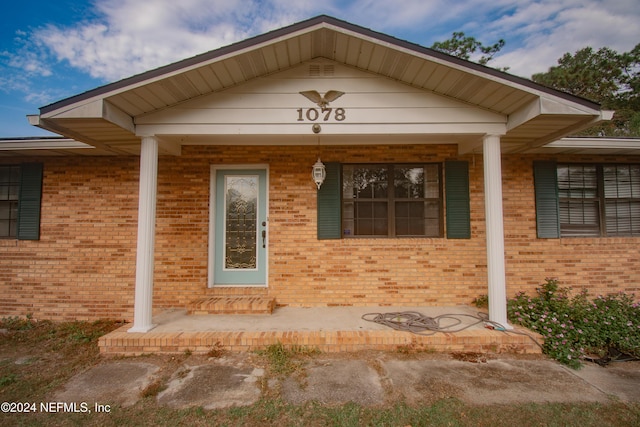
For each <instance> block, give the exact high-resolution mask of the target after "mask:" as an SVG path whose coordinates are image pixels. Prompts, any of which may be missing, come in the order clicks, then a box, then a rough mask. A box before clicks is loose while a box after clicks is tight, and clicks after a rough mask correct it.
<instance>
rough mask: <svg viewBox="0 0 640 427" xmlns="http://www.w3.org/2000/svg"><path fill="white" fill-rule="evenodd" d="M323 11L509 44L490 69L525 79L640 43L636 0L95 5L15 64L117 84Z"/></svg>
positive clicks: (156, 0) (162, 0) (382, 26)
mask: <svg viewBox="0 0 640 427" xmlns="http://www.w3.org/2000/svg"><path fill="white" fill-rule="evenodd" d="M321 13H326V14H330V15H333V16H336V17H339V18H341V19H345V20H347V21H350V22H353V23H355V24H358V25H362V26H364V27H368V28H372V29H374V30H377V31H382V32H386V33H389V34H391V35H394V36H396V37H399V38H409V39H410V40H411V41H413V42H416V43H420V44H423V45H427V46H430V45H431V44H432V43H433V42H434V41H442V40H445V39H447V38H449V37H450V36H451V33H452V32H453V31H465V33H466V34H467V35H469V36H473V37H476V38H477V39H478V40H480V41H482V42H483V43H485V44H492V43H495V42H496V41H497V40H498V39H501V38H502V39H504V40H506V42H507V44H506V46H505V48H503V51H502V53H501V54H500V55H498V56H497V57H496V58H495V59H494V61H492V62H491V63H490V65H492V66H495V67H505V66H508V67H510V70H511V72H512V73H514V74H518V75H522V76H524V77H530V76H531V74H533V73H535V72H540V71H546V69H548V67H550V66H552V65H554V64H555V63H556V61H557V59H558V58H559V57H560V56H561V55H562V54H564V53H565V52H574V51H576V50H577V49H580V48H582V47H585V46H588V45H590V46H593V47H594V48H599V47H602V46H605V45H606V46H609V47H612V48H614V49H616V50H619V51H627V50H629V49H631V48H632V47H633V46H634V45H635V43H637V42H639V41H640V30H639V28H638V24H637V22H638V21H640V12H639V11H638V8H637V0H609V1H604V0H494V1H492V2H491V3H487V2H486V0H460V1H455V2H451V1H450V0H426V1H425V0H397V1H388V0H349V1H342V0H330V1H327V0H325V1H324V2H318V1H317V0H297V1H295V2H293V1H290V0H180V1H176V0H146V1H139V0H101V1H97V0H96V2H95V14H94V17H93V18H92V19H91V20H84V21H81V22H77V23H75V24H73V25H71V26H67V27H63V26H56V25H50V26H47V27H44V28H40V29H38V30H36V31H35V32H34V33H33V34H32V35H31V37H30V41H31V43H33V45H32V49H31V50H30V51H26V50H24V49H23V52H24V54H21V55H19V56H16V57H14V58H13V59H12V62H11V65H12V66H13V67H17V68H21V69H23V70H25V71H27V72H28V73H32V74H38V75H41V76H46V75H49V74H48V73H51V68H50V67H51V66H52V65H53V64H52V62H51V58H50V57H47V55H48V54H49V55H53V57H54V58H55V60H57V61H62V62H68V63H69V64H70V65H71V66H72V67H74V68H76V69H78V70H81V71H83V72H85V73H87V74H89V75H91V76H92V77H94V78H98V79H101V80H103V81H113V80H117V79H120V78H123V77H127V76H130V75H133V74H136V73H140V72H143V71H147V70H150V69H153V68H156V67H159V66H162V65H166V64H169V63H171V62H175V61H178V60H180V59H184V58H187V57H190V56H193V55H196V54H199V53H203V52H207V51H210V50H212V49H216V48H218V47H221V46H224V45H228V44H231V43H233V42H236V41H240V40H242V39H245V38H247V37H250V36H253V35H257V34H260V33H263V32H266V31H269V30H273V29H276V28H280V27H283V26H286V25H289V24H292V23H294V22H297V21H300V20H303V19H307V18H309V17H311V16H315V15H318V14H321ZM45 48H46V49H47V51H46V52H45V50H44V49H45Z"/></svg>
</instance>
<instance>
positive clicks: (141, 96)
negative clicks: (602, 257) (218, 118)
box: [30, 16, 603, 154]
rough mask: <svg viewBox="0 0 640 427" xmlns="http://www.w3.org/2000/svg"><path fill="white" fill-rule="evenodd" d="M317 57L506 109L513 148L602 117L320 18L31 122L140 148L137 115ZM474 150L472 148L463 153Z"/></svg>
mask: <svg viewBox="0 0 640 427" xmlns="http://www.w3.org/2000/svg"><path fill="white" fill-rule="evenodd" d="M318 58H325V59H328V60H331V61H335V62H337V63H339V64H344V65H346V66H350V67H354V68H356V69H359V70H364V71H367V72H370V73H374V74H377V75H381V76H385V77H387V78H389V79H392V80H395V81H398V82H401V83H404V84H406V85H409V86H412V87H416V88H419V89H422V90H425V91H428V92H433V93H435V94H438V95H442V96H446V97H449V98H452V99H456V100H459V101H463V102H465V103H468V104H470V105H473V106H477V107H479V108H482V109H485V110H489V111H492V112H496V113H499V114H502V115H504V116H505V117H508V118H509V123H508V126H507V127H508V132H507V134H506V135H504V136H503V137H502V140H503V142H504V143H505V144H506V145H507V146H508V150H507V151H527V150H530V149H536V148H538V147H540V146H543V145H544V144H547V143H549V142H552V141H554V140H556V139H559V138H561V137H563V136H566V135H567V134H569V133H571V132H575V131H577V130H579V129H582V128H584V127H587V126H588V125H589V124H590V123H591V122H593V121H597V120H600V119H602V118H603V112H602V111H601V110H600V107H599V105H597V104H595V103H593V102H590V101H587V100H585V99H582V98H578V97H574V96H572V95H568V94H565V93H562V92H558V91H554V90H551V89H547V88H544V87H542V86H540V85H537V84H535V83H533V82H531V81H529V80H527V79H523V78H519V77H516V76H512V75H509V74H506V73H502V72H500V71H497V70H495V69H492V68H488V67H484V66H481V65H478V64H475V63H471V62H468V61H464V60H461V59H458V58H455V57H451V56H449V55H446V54H443V53H440V52H437V51H433V50H431V49H428V48H425V47H422V46H419V45H416V44H412V43H409V42H406V41H402V40H398V39H395V38H393V37H390V36H387V35H384V34H381V33H377V32H374V31H372V30H369V29H365V28H362V27H358V26H355V25H353V24H349V23H347V22H344V21H340V20H337V19H334V18H331V17H327V16H319V17H317V18H313V19H310V20H308V21H304V22H301V23H298V24H294V25H292V26H289V27H286V28H282V29H279V30H276V31H272V32H269V33H266V34H264V35H261V36H257V37H254V38H251V39H248V40H245V41H242V42H239V43H236V44H233V45H230V46H227V47H223V48H220V49H217V50H214V51H211V52H208V53H205V54H202V55H199V56H195V57H192V58H189V59H186V60H184V61H180V62H177V63H174V64H171V65H168V66H165V67H161V68H158V69H155V70H152V71H149V72H146V73H143V74H139V75H136V76H133V77H130V78H127V79H124V80H121V81H118V82H115V83H112V84H109V85H106V86H102V87H99V88H96V89H94V90H91V91H88V92H85V93H82V94H79V95H76V96H74V97H71V98H68V99H64V100H61V101H59V102H56V103H54V104H51V105H48V106H45V107H42V108H41V109H40V115H36V116H31V117H30V121H31V122H32V124H34V125H36V126H40V127H42V128H45V129H47V130H51V131H53V132H56V133H59V134H61V135H64V136H66V137H68V138H73V139H75V140H77V141H81V142H84V143H87V144H90V145H92V146H94V147H96V148H98V149H100V150H104V151H106V152H111V153H113V154H125V153H131V154H136V153H138V152H139V144H140V135H137V134H136V126H135V118H136V117H138V116H141V115H144V114H148V113H151V112H154V111H158V110H162V109H165V108H168V107H170V106H173V105H176V104H179V103H181V102H184V101H186V100H190V99H194V98H197V97H200V96H204V95H209V94H212V93H216V92H220V91H224V90H225V89H228V88H231V87H234V86H238V85H242V84H244V83H247V82H249V81H251V80H253V79H256V78H258V77H263V76H267V75H271V74H273V73H277V72H280V71H284V70H287V69H290V68H292V67H295V66H297V65H300V64H301V63H304V62H307V61H312V60H317V59H318ZM549 105H552V107H549ZM452 143H456V141H455V140H452ZM174 149H175V147H173V148H171V147H168V148H166V147H165V149H164V152H165V153H171V152H172V150H174ZM477 149H478V146H477V145H475V144H467V149H466V151H473V150H477ZM162 150H163V146H162V145H161V152H163V151H162Z"/></svg>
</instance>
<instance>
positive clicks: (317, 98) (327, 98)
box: [300, 90, 344, 108]
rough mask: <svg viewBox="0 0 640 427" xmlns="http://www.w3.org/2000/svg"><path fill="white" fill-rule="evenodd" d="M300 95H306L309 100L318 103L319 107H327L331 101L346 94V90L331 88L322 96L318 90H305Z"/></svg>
mask: <svg viewBox="0 0 640 427" xmlns="http://www.w3.org/2000/svg"><path fill="white" fill-rule="evenodd" d="M300 95H302V96H304V97H305V98H307V99H308V100H309V101H311V102H313V103H316V104H318V107H320V108H326V107H327V105H329V103H330V102H333V101H335V100H336V99H338V98H340V97H341V96H342V95H344V92H340V91H339V90H330V91H327V93H325V94H324V96H322V95H320V93H319V92H318V91H317V90H305V91H303V92H300Z"/></svg>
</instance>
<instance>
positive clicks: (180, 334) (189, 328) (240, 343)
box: [98, 306, 542, 355]
mask: <svg viewBox="0 0 640 427" xmlns="http://www.w3.org/2000/svg"><path fill="white" fill-rule="evenodd" d="M405 311H414V312H419V313H421V314H422V315H424V316H428V317H437V316H440V315H443V314H452V315H455V314H462V315H467V316H460V317H459V320H460V322H461V323H460V324H459V325H457V326H454V327H453V328H452V329H460V328H462V327H464V326H467V325H470V324H472V323H475V322H476V321H477V320H475V319H473V318H471V317H468V316H476V315H477V309H475V308H474V307H469V306H456V307H379V306H374V307H371V306H370V307H311V308H299V307H280V308H277V309H276V310H275V311H274V312H273V313H272V314H223V315H220V314H217V315H187V312H186V310H180V309H172V310H168V311H165V312H163V313H161V314H159V315H157V316H155V317H154V318H153V322H154V324H155V325H157V326H156V327H155V328H154V329H152V330H151V331H149V332H146V333H137V332H136V333H129V332H127V331H128V329H129V328H131V325H130V324H127V325H125V326H123V327H121V328H119V329H117V330H115V331H113V332H111V333H109V334H107V335H105V336H103V337H101V338H100V340H99V342H98V345H99V348H100V352H101V353H102V354H113V355H139V354H143V353H182V352H185V351H190V352H192V353H194V354H206V353H207V352H209V351H210V350H212V349H214V348H222V349H225V350H230V351H252V350H256V349H260V348H264V347H266V346H269V345H271V344H276V343H278V342H280V343H282V344H283V345H285V346H293V345H298V346H306V347H311V348H317V349H319V350H320V351H322V352H353V351H360V350H399V349H400V350H402V349H405V350H407V351H411V350H424V351H436V352H483V353H488V352H491V353H540V352H541V350H540V347H539V346H538V345H536V343H534V342H533V340H532V339H531V338H530V337H529V336H525V335H521V334H518V332H526V333H527V334H528V335H530V336H532V337H535V338H536V339H537V340H538V342H539V343H542V340H541V339H540V336H539V335H537V334H534V333H532V332H530V331H527V330H524V329H520V328H516V329H514V332H516V333H513V332H502V331H496V330H490V329H487V328H485V325H484V323H482V322H481V323H479V324H476V325H473V326H470V327H469V328H467V329H464V330H462V331H459V332H437V333H434V334H432V335H417V334H413V333H410V332H405V331H397V330H394V329H392V328H390V327H388V326H385V325H381V324H377V323H374V322H369V321H366V320H364V319H362V316H363V315H364V314H367V313H392V312H394V313H395V312H405ZM454 322H455V320H449V319H443V320H442V321H441V324H440V326H443V327H444V326H448V325H451V324H452V323H454Z"/></svg>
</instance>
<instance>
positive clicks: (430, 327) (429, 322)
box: [362, 311, 542, 348]
mask: <svg viewBox="0 0 640 427" xmlns="http://www.w3.org/2000/svg"><path fill="white" fill-rule="evenodd" d="M463 317H468V318H471V319H474V320H475V322H473V323H470V324H468V325H466V326H462V327H458V326H459V325H461V324H462V319H461V318H463ZM362 319H363V320H366V321H367V322H374V323H378V324H380V325H384V326H388V327H390V328H393V329H395V330H397V331H406V332H411V333H413V334H416V335H425V336H430V335H435V334H436V333H438V332H450V333H455V332H460V331H464V330H465V329H469V328H471V327H472V326H475V325H477V324H480V323H484V324H485V327H487V328H489V329H493V330H496V331H500V332H504V333H510V334H515V335H524V336H527V337H529V338H531V341H533V342H534V343H536V345H537V346H538V347H540V348H542V346H541V345H540V343H539V342H538V341H537V340H536V339H535V338H534V337H532V336H531V335H529V334H527V333H525V332H519V331H512V330H507V329H506V328H505V327H504V326H503V325H501V324H500V323H498V322H494V321H491V320H489V316H488V315H487V314H486V313H478V314H477V315H476V316H474V315H471V314H441V315H439V316H436V317H429V316H425V315H423V314H421V313H418V312H417V311H401V312H392V313H367V314H364V315H362ZM443 320H449V321H452V322H451V323H449V324H447V325H443V324H442V321H443Z"/></svg>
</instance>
